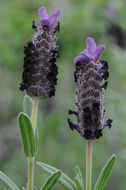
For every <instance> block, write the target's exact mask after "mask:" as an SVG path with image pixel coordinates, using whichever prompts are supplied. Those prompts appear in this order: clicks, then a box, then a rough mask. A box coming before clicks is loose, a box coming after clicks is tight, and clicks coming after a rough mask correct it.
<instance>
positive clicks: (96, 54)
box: [93, 45, 105, 61]
mask: <svg viewBox="0 0 126 190" xmlns="http://www.w3.org/2000/svg"><path fill="white" fill-rule="evenodd" d="M104 49H105V46H104V45H99V46H97V48H96V50H95V52H94V55H93V59H94V60H95V61H97V59H98V58H99V56H100V55H101V53H102V52H103V51H104Z"/></svg>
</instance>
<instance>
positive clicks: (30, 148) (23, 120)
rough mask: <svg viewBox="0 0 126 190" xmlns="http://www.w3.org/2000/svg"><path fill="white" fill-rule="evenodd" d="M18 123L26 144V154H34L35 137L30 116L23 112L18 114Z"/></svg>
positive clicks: (24, 144)
mask: <svg viewBox="0 0 126 190" xmlns="http://www.w3.org/2000/svg"><path fill="white" fill-rule="evenodd" d="M18 124H19V128H20V133H21V137H22V142H23V146H24V153H25V155H26V156H34V154H35V137H34V132H33V129H32V124H31V121H30V118H29V117H28V115H26V114H25V113H23V112H21V113H20V114H19V116H18Z"/></svg>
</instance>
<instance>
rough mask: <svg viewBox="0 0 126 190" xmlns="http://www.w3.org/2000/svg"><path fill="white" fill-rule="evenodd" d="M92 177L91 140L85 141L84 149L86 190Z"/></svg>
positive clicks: (89, 187) (88, 188)
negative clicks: (85, 146)
mask: <svg viewBox="0 0 126 190" xmlns="http://www.w3.org/2000/svg"><path fill="white" fill-rule="evenodd" d="M91 178H92V140H88V141H87V150H86V190H91Z"/></svg>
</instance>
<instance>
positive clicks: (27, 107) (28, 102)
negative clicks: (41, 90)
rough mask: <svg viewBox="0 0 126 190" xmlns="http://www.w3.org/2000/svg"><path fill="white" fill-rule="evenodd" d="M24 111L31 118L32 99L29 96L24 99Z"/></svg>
mask: <svg viewBox="0 0 126 190" xmlns="http://www.w3.org/2000/svg"><path fill="white" fill-rule="evenodd" d="M23 109H24V112H25V113H26V114H27V115H28V116H29V117H31V110H32V99H31V98H30V97H29V96H28V95H25V96H24V99H23Z"/></svg>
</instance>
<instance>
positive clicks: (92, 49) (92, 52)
mask: <svg viewBox="0 0 126 190" xmlns="http://www.w3.org/2000/svg"><path fill="white" fill-rule="evenodd" d="M86 44H87V48H86V49H85V50H84V51H83V52H82V53H81V54H80V56H77V57H76V58H75V59H74V62H75V63H76V62H78V60H83V59H87V60H94V61H97V60H98V58H99V56H100V55H101V53H102V52H103V50H104V48H105V46H104V45H98V46H96V43H95V41H94V39H93V38H91V37H88V38H87V40H86Z"/></svg>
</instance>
